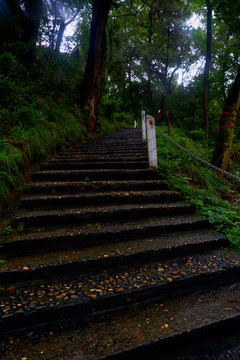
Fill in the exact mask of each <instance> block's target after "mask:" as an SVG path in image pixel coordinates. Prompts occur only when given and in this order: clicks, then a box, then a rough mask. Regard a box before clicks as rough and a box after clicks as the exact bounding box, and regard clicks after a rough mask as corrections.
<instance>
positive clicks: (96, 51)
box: [80, 0, 111, 130]
mask: <svg viewBox="0 0 240 360" xmlns="http://www.w3.org/2000/svg"><path fill="white" fill-rule="evenodd" d="M110 5H111V0H94V1H93V5H92V22H91V32H90V41H89V50H88V58H87V63H86V67H85V72H84V77H83V81H82V85H81V98H80V102H81V105H82V106H83V107H84V108H87V109H89V117H90V122H91V127H92V129H93V130H94V128H95V124H96V121H97V109H98V103H99V99H100V90H101V80H102V68H103V61H104V54H105V48H106V34H105V29H106V25H107V19H108V14H109V10H110Z"/></svg>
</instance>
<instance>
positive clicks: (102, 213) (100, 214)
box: [12, 201, 196, 227]
mask: <svg viewBox="0 0 240 360" xmlns="http://www.w3.org/2000/svg"><path fill="white" fill-rule="evenodd" d="M41 210H42V211H41ZM44 210H45V209H42V208H40V209H36V210H35V209H33V210H32V211H31V210H26V211H24V210H20V213H16V216H15V218H14V219H13V221H12V223H13V225H15V224H19V223H21V222H23V223H24V225H26V226H27V225H28V224H31V225H32V227H34V226H37V227H39V226H40V222H41V221H45V222H46V221H48V222H49V221H50V222H51V224H53V221H55V222H54V224H59V221H60V222H61V221H63V220H64V219H66V220H69V222H70V223H71V221H75V220H77V221H78V224H80V222H81V223H86V222H91V223H92V222H93V221H94V222H98V221H104V220H105V219H108V220H110V219H123V220H124V219H129V218H133V219H134V218H136V217H137V218H142V217H145V216H148V217H153V216H161V217H166V216H171V215H174V214H176V212H177V213H179V212H180V214H186V213H188V214H189V213H195V211H196V209H195V207H194V206H193V205H191V204H188V203H186V202H184V201H179V202H172V203H165V202H164V203H150V204H116V205H112V204H106V206H104V205H102V206H101V207H99V208H96V207H94V206H90V207H73V208H71V207H66V208H64V209H62V208H61V209H59V210H58V209H55V208H54V209H50V210H46V211H44ZM155 214H156V215H155ZM165 214H166V215H165ZM35 223H36V224H35ZM34 224H35V225H34ZM45 224H46V223H45Z"/></svg>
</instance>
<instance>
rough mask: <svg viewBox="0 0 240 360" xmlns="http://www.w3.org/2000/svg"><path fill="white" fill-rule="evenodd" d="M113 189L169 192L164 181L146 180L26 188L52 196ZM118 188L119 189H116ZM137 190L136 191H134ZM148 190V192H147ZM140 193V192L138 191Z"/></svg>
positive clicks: (58, 183) (43, 184)
mask: <svg viewBox="0 0 240 360" xmlns="http://www.w3.org/2000/svg"><path fill="white" fill-rule="evenodd" d="M111 187H113V190H112V191H114V188H115V191H116V190H117V191H118V190H120V191H123V190H124V189H126V191H135V189H136V188H137V189H143V191H148V189H149V188H150V189H151V187H153V188H154V190H158V189H160V190H167V189H168V186H167V184H166V183H165V182H164V181H162V180H152V181H144V180H139V181H137V180H123V181H117V180H112V181H104V180H103V181H101V180H100V181H99V180H97V181H65V182H61V181H38V182H37V181H36V182H32V183H30V184H29V185H28V187H27V188H26V190H25V191H26V193H28V194H29V193H34V192H36V193H37V192H40V193H42V192H43V191H48V192H50V193H51V194H52V193H54V191H64V190H65V191H66V190H67V191H68V192H69V191H71V188H72V189H74V191H76V190H77V191H81V192H86V191H89V190H90V189H91V191H92V192H93V191H99V190H100V191H101V192H103V191H104V192H105V191H109V188H111ZM116 187H117V189H116ZM134 188H135V189H134ZM145 189H146V190H145ZM138 191H140V190H138Z"/></svg>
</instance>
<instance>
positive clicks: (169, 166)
mask: <svg viewBox="0 0 240 360" xmlns="http://www.w3.org/2000/svg"><path fill="white" fill-rule="evenodd" d="M162 130H163V131H164V132H165V133H166V132H167V131H166V130H167V129H166V127H163V128H162ZM198 135H200V134H197V137H198ZM171 137H172V138H173V139H174V140H175V141H177V142H178V143H179V144H181V145H182V146H184V147H186V148H187V149H188V150H190V151H191V152H193V153H195V154H197V155H199V156H200V157H201V158H203V159H205V160H209V157H210V152H209V150H206V149H205V148H204V147H203V146H202V141H201V136H200V140H198V141H197V140H195V142H193V140H192V139H190V138H188V137H186V136H185V135H183V133H181V131H180V130H179V129H171ZM157 145H158V159H159V173H160V175H161V176H162V177H164V178H165V179H166V181H167V183H168V185H169V186H170V188H172V189H175V190H179V191H181V192H182V193H183V194H184V195H185V197H186V199H187V200H188V201H189V202H190V203H192V204H193V205H194V206H196V208H197V210H198V212H199V213H201V214H202V215H204V216H206V217H207V218H208V219H209V221H210V223H212V224H214V226H215V227H216V229H217V230H218V231H221V232H222V233H224V234H226V235H227V236H228V238H229V241H230V243H231V245H232V246H234V247H235V248H238V249H240V206H239V204H240V199H239V197H238V191H237V189H238V187H239V184H234V183H233V182H231V183H230V182H228V181H227V180H226V179H221V178H219V176H218V175H217V174H216V173H215V172H214V171H212V170H211V169H210V168H207V167H206V166H204V165H202V164H201V163H199V162H198V161H197V160H196V161H195V160H194V159H193V158H192V157H191V156H189V155H188V154H186V153H185V152H183V150H181V149H179V148H177V147H176V146H175V145H173V144H172V143H171V142H170V140H168V139H166V138H165V137H163V135H161V134H158V136H157Z"/></svg>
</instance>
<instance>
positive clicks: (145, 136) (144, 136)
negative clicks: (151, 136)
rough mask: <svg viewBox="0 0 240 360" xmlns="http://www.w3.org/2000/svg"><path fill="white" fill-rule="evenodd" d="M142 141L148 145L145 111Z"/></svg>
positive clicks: (143, 112) (143, 113) (143, 114)
mask: <svg viewBox="0 0 240 360" xmlns="http://www.w3.org/2000/svg"><path fill="white" fill-rule="evenodd" d="M142 140H143V142H144V143H146V141H147V132H146V116H145V111H142Z"/></svg>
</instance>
